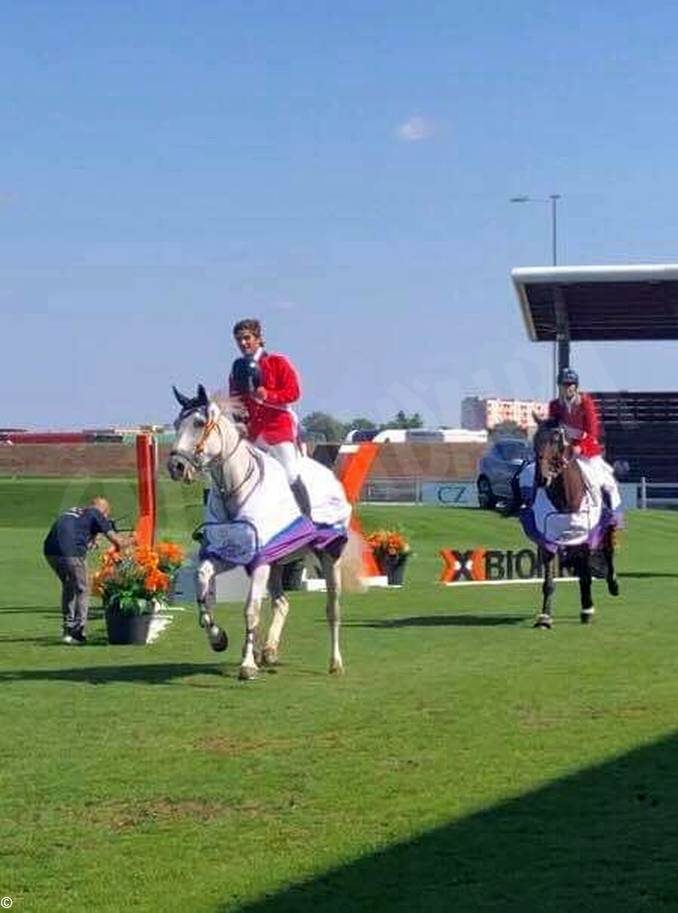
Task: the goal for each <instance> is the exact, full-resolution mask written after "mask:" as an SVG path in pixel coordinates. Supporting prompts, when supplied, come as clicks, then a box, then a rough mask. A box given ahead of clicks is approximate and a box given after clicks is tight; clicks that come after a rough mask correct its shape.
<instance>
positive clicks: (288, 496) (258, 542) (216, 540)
mask: <svg viewBox="0 0 678 913" xmlns="http://www.w3.org/2000/svg"><path fill="white" fill-rule="evenodd" d="M174 394H175V396H176V398H177V400H178V402H179V404H180V405H181V412H180V413H179V416H178V418H177V420H176V422H175V423H174V427H175V432H176V437H175V441H174V447H173V449H172V451H171V453H170V456H169V460H168V470H169V473H170V476H171V477H172V479H173V480H174V481H182V482H191V481H193V480H194V479H195V478H196V476H198V475H199V474H200V473H201V472H203V471H204V472H208V473H209V475H210V476H211V488H210V494H209V498H208V502H207V506H206V522H205V524H204V525H203V531H202V544H201V548H200V563H199V565H198V568H197V572H196V594H197V603H198V612H199V618H198V620H199V623H200V625H201V627H203V628H204V629H205V630H206V632H207V637H208V640H209V643H210V646H211V647H212V649H214V650H217V651H221V650H225V649H226V647H227V645H228V638H227V637H226V633H225V632H224V631H223V630H222V629H221V628H220V627H219V626H218V625H217V624H216V622H215V620H214V615H213V606H212V605H210V604H209V603H210V600H211V596H210V593H211V591H212V590H211V587H210V584H211V583H212V580H213V578H214V575H215V574H219V573H221V572H222V571H224V570H229V569H232V568H233V567H234V566H236V565H242V566H244V567H245V569H246V571H247V573H248V575H249V578H250V585H249V592H248V595H247V599H246V602H245V643H244V646H243V651H242V662H241V665H240V670H239V678H241V679H243V680H250V679H253V678H255V677H256V675H257V672H258V670H259V663H260V662H261V663H263V664H265V665H274V664H275V663H276V662H277V660H278V648H279V645H280V639H281V635H282V631H283V627H284V624H285V620H286V617H287V613H288V611H289V603H288V601H287V598H286V597H285V593H284V591H283V586H282V571H283V565H284V564H285V563H287V562H289V561H291V560H294V559H295V558H298V557H299V556H300V555H303V554H304V553H305V551H306V550H308V549H311V550H312V551H313V552H314V554H315V555H317V557H318V559H319V561H320V564H321V567H322V572H323V576H324V578H325V583H326V588H327V603H326V613H327V621H328V625H329V629H330V664H329V671H330V672H331V673H340V672H342V671H343V661H342V657H341V651H340V648H339V628H340V607H339V595H340V591H341V577H342V575H341V566H342V554H343V560H344V572H346V571H348V573H349V579H350V575H351V574H353V579H355V580H357V579H358V575H359V567H360V564H361V561H362V553H361V550H360V546H359V545H357V543H356V538H357V537H355V534H353V533H351V531H350V530H349V526H348V524H349V520H350V516H351V506H350V504H349V503H348V501H347V500H346V495H345V493H344V490H343V487H342V486H341V483H340V482H339V481H338V479H337V478H336V477H335V476H334V474H333V473H332V472H331V471H330V470H329V469H327V468H326V467H324V466H322V465H321V464H320V463H318V462H317V461H315V460H311V459H308V458H304V459H302V460H301V476H302V479H303V481H304V483H305V485H306V488H307V490H308V493H309V498H310V501H311V517H310V518H309V517H305V516H303V515H302V514H301V513H300V511H299V507H298V505H297V502H296V499H295V498H294V495H293V493H292V491H291V489H290V487H289V484H288V481H287V478H286V476H285V471H284V469H283V468H282V466H281V465H280V464H279V463H278V462H277V461H276V460H275V459H274V458H273V457H271V456H269V455H268V454H266V453H263V452H262V451H261V450H259V449H258V448H256V447H255V446H254V445H253V444H251V443H249V442H248V441H247V440H246V439H245V437H244V436H243V435H242V433H241V429H240V427H239V426H238V424H237V423H236V421H235V419H234V410H235V408H236V404H235V403H234V402H233V401H227V402H226V403H225V404H222V405H221V406H220V405H218V404H217V402H215V401H214V400H211V399H210V398H209V397H208V396H207V393H206V391H205V388H204V387H203V385H202V384H200V385H199V386H198V392H197V396H195V397H192V398H191V397H188V396H184V395H183V394H181V393H179V391H178V390H177V389H176V387H175V388H174ZM349 541H350V542H351V546H352V547H351V548H348V549H345V546H346V545H347V543H348V542H349ZM267 589H268V591H269V593H270V596H271V607H272V620H271V625H270V627H269V630H268V633H267V635H266V638H265V640H264V641H263V645H262V644H261V642H260V638H259V623H260V613H261V603H262V599H263V598H264V596H265V595H266V592H267Z"/></svg>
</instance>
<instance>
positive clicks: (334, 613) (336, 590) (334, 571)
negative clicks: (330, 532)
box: [320, 552, 344, 675]
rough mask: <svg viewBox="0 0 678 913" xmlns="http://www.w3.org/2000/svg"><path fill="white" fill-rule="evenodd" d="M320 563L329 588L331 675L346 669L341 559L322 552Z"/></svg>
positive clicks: (328, 620)
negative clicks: (341, 643) (341, 634)
mask: <svg viewBox="0 0 678 913" xmlns="http://www.w3.org/2000/svg"><path fill="white" fill-rule="evenodd" d="M320 564H321V566H322V571H323V577H324V578H325V586H326V588H327V602H326V603H325V612H326V615H327V624H328V626H329V629H330V668H329V671H330V674H331V675H332V674H333V675H341V673H342V672H343V671H344V662H343V660H342V658H341V650H340V649H339V630H340V628H341V606H340V604H339V597H340V594H341V568H340V559H339V558H333V557H332V556H331V555H328V554H327V553H326V552H321V554H320Z"/></svg>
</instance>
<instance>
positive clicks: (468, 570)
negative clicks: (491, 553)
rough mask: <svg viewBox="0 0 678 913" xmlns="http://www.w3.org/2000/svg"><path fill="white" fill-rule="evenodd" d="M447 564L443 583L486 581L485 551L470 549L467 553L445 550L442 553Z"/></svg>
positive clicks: (443, 574) (450, 549) (482, 549)
mask: <svg viewBox="0 0 678 913" xmlns="http://www.w3.org/2000/svg"><path fill="white" fill-rule="evenodd" d="M440 554H441V555H442V559H443V561H444V562H445V567H444V568H443V573H442V577H441V578H440V579H441V580H442V582H443V583H457V582H458V581H460V580H485V579H486V573H485V549H484V548H470V549H469V550H468V551H466V552H462V551H459V550H457V549H454V548H444V549H442V551H441V552H440Z"/></svg>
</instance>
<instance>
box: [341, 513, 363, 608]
mask: <svg viewBox="0 0 678 913" xmlns="http://www.w3.org/2000/svg"><path fill="white" fill-rule="evenodd" d="M364 548H365V545H364V543H363V538H362V536H361V535H360V534H359V533H357V532H356V531H355V530H353V529H349V531H348V542H347V543H346V547H345V548H344V551H343V552H342V553H341V565H340V567H341V588H342V590H344V591H346V592H348V593H362V592H364V590H365V584H364V583H363V579H362V578H363V577H364V576H365V569H364V565H363V550H364Z"/></svg>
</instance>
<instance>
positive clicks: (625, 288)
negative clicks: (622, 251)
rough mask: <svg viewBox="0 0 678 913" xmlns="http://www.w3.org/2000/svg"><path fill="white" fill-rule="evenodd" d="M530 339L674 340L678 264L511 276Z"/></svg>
mask: <svg viewBox="0 0 678 913" xmlns="http://www.w3.org/2000/svg"><path fill="white" fill-rule="evenodd" d="M511 278H512V279H513V284H514V286H515V289H516V293H517V295H518V300H519V301H520V306H521V308H522V312H523V318H524V320H525V326H526V328H527V333H528V336H529V337H530V339H532V340H534V341H537V342H555V341H556V340H559V339H570V340H572V341H576V340H639V339H646V340H648V339H678V264H676V263H669V264H645V265H637V266H550V267H541V266H540V267H520V268H518V269H514V270H512V271H511Z"/></svg>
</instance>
